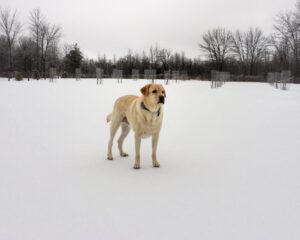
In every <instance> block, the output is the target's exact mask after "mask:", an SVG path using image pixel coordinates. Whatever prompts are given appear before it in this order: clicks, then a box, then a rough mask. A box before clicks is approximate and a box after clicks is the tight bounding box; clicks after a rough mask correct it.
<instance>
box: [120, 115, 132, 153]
mask: <svg viewBox="0 0 300 240" xmlns="http://www.w3.org/2000/svg"><path fill="white" fill-rule="evenodd" d="M121 128H122V133H121V135H120V137H119V140H118V147H119V151H120V155H121V157H127V156H128V154H127V153H125V152H124V151H123V142H124V139H125V138H126V137H127V135H128V133H129V132H130V126H129V125H128V124H127V123H126V122H124V121H123V122H122V123H121Z"/></svg>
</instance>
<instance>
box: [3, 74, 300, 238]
mask: <svg viewBox="0 0 300 240" xmlns="http://www.w3.org/2000/svg"><path fill="white" fill-rule="evenodd" d="M145 83H146V82H144V81H137V82H136V81H127V80H124V81H123V84H117V83H116V80H112V79H106V80H105V81H104V84H103V85H96V80H95V79H84V80H81V81H75V80H72V79H61V80H57V81H56V82H55V83H49V82H48V81H41V80H40V81H30V82H27V81H22V82H16V81H11V82H7V81H6V80H5V79H1V80H0V239H1V240H2V239H3V240H18V239H22V240H34V239H38V240H40V239H43V240H48V239H49V240H53V239H55V240H68V239H70V240H76V239H90V240H93V239H95V240H96V239H97V240H98V239H108V240H120V239H121V240H153V239H156V240H160V239H164V240H165V239H172V240H176V239H178V240H179V239H180V240H182V239H189V240H190V239H191V240H193V239H195V240H196V239H197V240H198V239H205V240H211V239H215V240H220V239H222V240H223V239H228V240H235V239H236V240H240V239H243V240H248V239H249V240H253V239H255V240H266V239H272V240H277V239H278V240H282V239H288V240H296V239H297V240H298V239H300V228H299V224H300V171H299V167H300V151H299V146H300V127H299V123H300V86H298V85H291V88H290V90H288V91H281V90H276V89H274V88H273V87H271V86H270V85H268V84H266V83H226V84H225V85H224V86H223V87H222V88H218V89H210V83H209V82H198V81H189V82H180V83H178V84H175V83H172V84H170V85H167V86H165V88H166V92H167V99H166V104H165V110H164V111H165V114H164V117H165V118H164V123H163V129H162V132H161V137H160V141H159V144H158V160H159V161H160V164H161V167H160V168H158V169H156V168H153V167H152V164H151V140H149V139H147V140H143V141H142V148H141V164H142V165H141V166H142V168H141V169H140V170H133V169H132V167H133V162H134V140H133V134H132V132H131V133H130V135H129V136H128V138H127V139H126V140H125V147H124V149H125V151H127V152H128V153H129V157H128V158H121V157H119V156H118V151H117V144H116V141H115V142H114V143H115V144H114V147H113V151H114V157H115V159H114V160H113V161H107V160H106V154H107V152H106V150H107V143H108V131H109V130H108V129H109V128H108V127H109V125H108V124H107V123H106V121H105V117H106V115H107V114H108V113H110V111H111V109H112V106H113V102H114V100H115V99H116V98H117V97H119V96H121V95H125V94H139V89H140V88H141V87H142V86H143V85H144V84H145Z"/></svg>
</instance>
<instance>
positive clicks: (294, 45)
mask: <svg viewBox="0 0 300 240" xmlns="http://www.w3.org/2000/svg"><path fill="white" fill-rule="evenodd" d="M299 5H300V4H299V2H298V6H299ZM274 28H275V30H276V37H277V45H278V43H280V42H281V43H282V42H284V43H286V44H287V46H288V48H289V49H290V51H291V53H292V62H293V69H294V74H295V75H298V73H299V70H298V68H299V43H300V42H299V41H300V24H299V22H298V20H297V18H296V15H295V13H293V12H286V13H280V14H279V15H278V16H277V18H276V24H275V26H274ZM275 46H276V45H275Z"/></svg>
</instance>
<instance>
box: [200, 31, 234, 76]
mask: <svg viewBox="0 0 300 240" xmlns="http://www.w3.org/2000/svg"><path fill="white" fill-rule="evenodd" d="M202 40H203V43H201V44H199V47H200V48H201V49H202V50H204V52H206V53H207V56H208V57H209V58H210V60H211V61H213V63H214V64H215V65H216V67H217V68H218V69H219V70H220V71H222V70H223V68H224V63H225V61H226V59H227V57H228V53H229V50H230V40H231V32H230V31H227V30H226V29H224V28H216V29H213V30H212V31H208V32H207V33H205V34H204V35H203V36H202Z"/></svg>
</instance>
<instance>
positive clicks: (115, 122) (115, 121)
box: [107, 115, 122, 160]
mask: <svg viewBox="0 0 300 240" xmlns="http://www.w3.org/2000/svg"><path fill="white" fill-rule="evenodd" d="M121 121H122V118H121V117H119V116H116V115H114V116H113V117H112V118H111V125H110V139H109V142H108V153H107V159H108V160H113V155H112V145H113V140H114V137H115V135H116V132H117V130H118V128H119V127H120V124H121Z"/></svg>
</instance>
